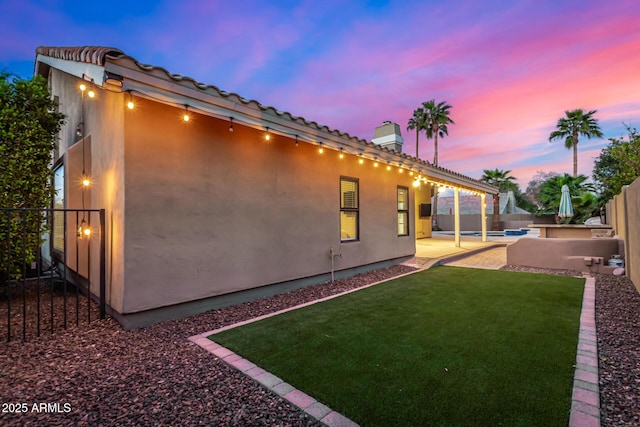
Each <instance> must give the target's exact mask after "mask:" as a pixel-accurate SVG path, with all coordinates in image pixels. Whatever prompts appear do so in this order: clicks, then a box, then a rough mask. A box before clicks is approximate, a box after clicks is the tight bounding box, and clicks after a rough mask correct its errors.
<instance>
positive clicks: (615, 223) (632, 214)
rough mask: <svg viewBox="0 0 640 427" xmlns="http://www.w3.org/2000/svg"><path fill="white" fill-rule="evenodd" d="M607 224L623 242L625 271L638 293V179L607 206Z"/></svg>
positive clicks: (639, 275) (639, 224)
mask: <svg viewBox="0 0 640 427" xmlns="http://www.w3.org/2000/svg"><path fill="white" fill-rule="evenodd" d="M607 222H608V223H609V224H610V225H611V226H612V227H613V229H614V230H615V232H616V234H617V235H618V236H620V237H621V238H622V239H624V241H625V245H626V252H625V270H626V272H627V273H626V274H627V275H628V276H629V278H630V279H631V281H632V282H633V284H634V285H635V286H636V288H637V289H638V292H640V178H639V179H636V180H635V181H634V182H633V183H631V185H628V186H625V187H623V188H622V192H621V193H620V194H618V195H617V196H615V197H614V198H613V200H611V201H610V202H609V203H608V204H607Z"/></svg>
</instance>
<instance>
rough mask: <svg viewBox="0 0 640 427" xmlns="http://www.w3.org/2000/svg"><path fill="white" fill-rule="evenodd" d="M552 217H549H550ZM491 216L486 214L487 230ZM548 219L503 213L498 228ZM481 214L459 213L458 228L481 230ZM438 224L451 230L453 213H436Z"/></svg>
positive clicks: (519, 225)
mask: <svg viewBox="0 0 640 427" xmlns="http://www.w3.org/2000/svg"><path fill="white" fill-rule="evenodd" d="M552 218H553V217H551V219H552ZM492 220H493V217H492V215H491V214H488V215H487V230H491V222H492ZM548 220H549V219H548V218H547V217H544V216H534V215H531V214H529V215H523V214H504V215H500V229H501V230H505V229H510V228H523V227H527V226H528V225H529V224H532V223H534V222H535V223H543V224H546V223H548V222H547V221H548ZM481 221H482V219H481V215H480V214H466V215H460V229H461V230H463V231H480V230H481ZM438 225H439V226H440V228H441V229H443V230H445V231H453V229H454V216H453V215H438Z"/></svg>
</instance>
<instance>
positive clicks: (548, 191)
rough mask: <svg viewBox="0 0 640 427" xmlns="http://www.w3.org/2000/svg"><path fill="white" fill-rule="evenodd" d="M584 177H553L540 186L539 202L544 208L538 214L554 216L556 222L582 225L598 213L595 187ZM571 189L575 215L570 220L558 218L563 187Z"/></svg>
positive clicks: (566, 175)
mask: <svg viewBox="0 0 640 427" xmlns="http://www.w3.org/2000/svg"><path fill="white" fill-rule="evenodd" d="M587 179H588V178H587V177H586V176H584V175H578V176H571V175H569V174H566V173H565V174H564V175H558V176H552V177H551V178H549V179H547V180H546V181H544V182H543V183H542V184H541V185H540V189H539V193H538V202H539V203H540V205H541V206H542V208H541V209H540V210H539V211H538V212H537V213H538V214H554V215H556V221H557V222H561V223H566V224H569V223H571V224H582V223H584V221H586V220H587V219H589V218H591V217H592V216H593V215H594V213H595V212H596V211H597V197H596V195H595V194H594V193H593V190H594V188H593V185H592V184H590V183H588V182H587ZM563 185H567V186H568V187H569V193H570V194H571V201H572V203H573V211H574V215H573V217H570V218H564V219H560V218H558V217H557V215H558V209H559V207H560V198H561V196H562V186H563Z"/></svg>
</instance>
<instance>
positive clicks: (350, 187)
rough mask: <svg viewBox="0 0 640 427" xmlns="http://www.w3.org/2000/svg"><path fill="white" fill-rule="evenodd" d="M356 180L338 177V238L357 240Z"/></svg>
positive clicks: (357, 203)
mask: <svg viewBox="0 0 640 427" xmlns="http://www.w3.org/2000/svg"><path fill="white" fill-rule="evenodd" d="M359 214H360V209H359V201H358V180H357V179H353V178H340V240H341V241H342V242H348V241H353V240H358V238H359V229H358V217H359Z"/></svg>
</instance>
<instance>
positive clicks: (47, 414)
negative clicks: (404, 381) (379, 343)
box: [0, 266, 414, 426]
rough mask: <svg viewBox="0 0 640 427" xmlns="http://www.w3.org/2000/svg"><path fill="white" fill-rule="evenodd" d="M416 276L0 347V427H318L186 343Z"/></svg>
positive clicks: (369, 278)
mask: <svg viewBox="0 0 640 427" xmlns="http://www.w3.org/2000/svg"><path fill="white" fill-rule="evenodd" d="M413 270H414V269H412V268H410V267H405V266H395V267H391V268H388V269H384V270H377V271H374V272H371V273H367V274H363V275H359V276H355V277H352V278H349V279H345V280H338V281H335V282H333V283H327V284H320V285H316V286H309V287H306V288H302V289H299V290H297V291H293V292H290V293H287V294H283V295H277V296H274V297H269V298H263V299H261V300H258V301H254V302H251V303H247V304H241V305H238V306H234V307H227V308H223V309H220V310H215V311H211V312H208V313H203V314H200V315H196V316H192V317H190V318H187V319H183V320H177V321H170V322H164V323H161V324H157V325H154V326H151V327H148V328H144V329H140V330H136V331H124V330H122V328H120V326H119V325H118V324H117V322H115V321H114V320H113V319H111V318H109V319H107V320H104V321H99V322H95V323H91V324H89V325H80V326H78V327H76V328H73V329H68V330H66V331H59V332H57V333H56V334H53V335H50V334H49V335H43V336H41V337H40V338H35V339H31V340H27V341H26V342H22V341H20V340H15V341H12V342H10V343H3V344H0V404H1V405H2V407H0V425H2V426H14V425H15V426H18V425H20V426H41V425H47V426H71V425H73V426H110V425H118V426H130V425H131V426H134V425H135V426H139V425H145V426H146V425H154V426H156V425H157V426H163V425H166V426H182V425H185V426H186V425H188V426H191V425H216V426H319V425H320V423H318V422H317V421H315V420H313V419H311V418H310V417H308V416H307V415H306V414H304V413H303V412H302V411H300V410H299V409H298V408H295V407H293V406H292V405H291V404H289V403H288V402H287V401H285V400H284V399H282V398H280V397H279V396H277V395H274V394H273V393H271V392H268V391H267V390H265V389H264V388H263V387H262V386H260V385H258V384H257V383H256V382H254V381H253V380H251V379H249V378H248V377H247V376H245V375H244V374H241V373H240V372H238V371H236V370H235V369H233V368H231V367H229V366H228V365H227V364H226V363H225V362H222V361H221V360H219V359H218V358H216V357H215V356H213V355H212V354H210V353H207V352H205V351H203V350H202V349H201V348H199V347H197V346H196V345H195V344H193V343H191V342H189V341H188V340H187V339H186V338H187V337H188V336H191V335H195V334H197V333H202V332H206V331H208V330H212V329H215V328H218V327H221V326H224V325H228V324H232V323H235V322H238V321H241V320H246V319H250V318H253V317H255V316H258V315H262V314H267V313H271V312H274V311H277V310H280V309H283V308H287V307H292V306H295V305H298V304H301V303H303V302H307V301H312V300H315V299H318V298H322V297H324V296H328V295H332V294H335V293H339V292H342V291H345V290H349V289H353V288H357V287H361V286H364V285H367V284H370V283H373V282H375V281H379V280H382V279H385V278H389V277H394V276H397V275H399V274H403V273H406V272H410V271H413Z"/></svg>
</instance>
